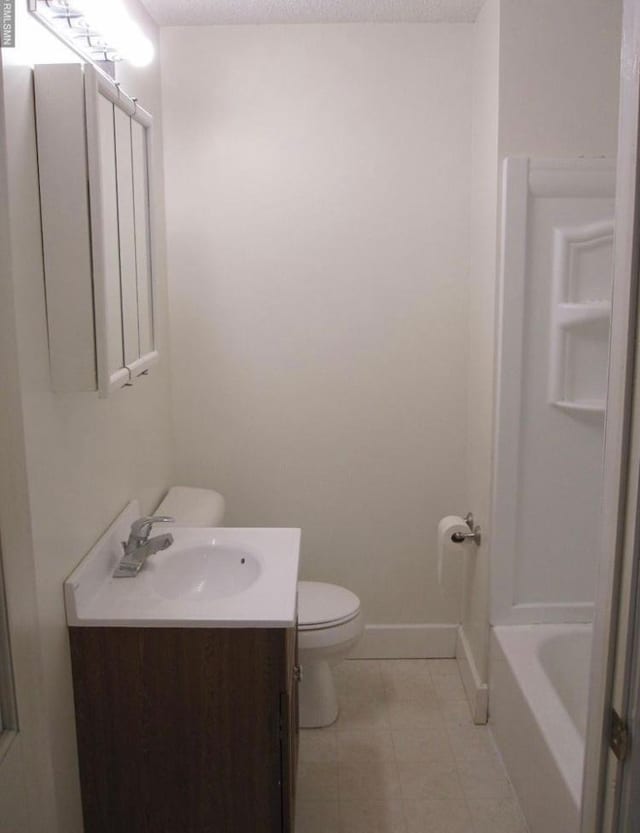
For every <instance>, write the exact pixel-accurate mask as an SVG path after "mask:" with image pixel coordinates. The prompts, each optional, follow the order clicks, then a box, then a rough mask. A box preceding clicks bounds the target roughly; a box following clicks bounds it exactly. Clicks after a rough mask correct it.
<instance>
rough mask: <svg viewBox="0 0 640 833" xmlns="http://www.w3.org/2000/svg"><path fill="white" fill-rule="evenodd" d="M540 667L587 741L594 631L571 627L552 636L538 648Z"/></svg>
mask: <svg viewBox="0 0 640 833" xmlns="http://www.w3.org/2000/svg"><path fill="white" fill-rule="evenodd" d="M538 657H539V659H540V664H541V665H542V668H543V669H544V670H545V672H546V674H547V677H548V678H549V681H550V683H551V685H552V686H553V687H554V689H555V691H556V693H557V695H558V697H559V698H560V701H561V702H562V704H563V706H564V707H565V709H566V711H567V713H568V715H569V718H570V719H571V722H572V723H573V725H574V726H575V727H576V729H577V730H578V732H579V733H580V736H581V737H582V740H583V742H584V738H585V734H586V731H587V710H588V696H587V695H588V690H589V664H590V661H591V628H590V627H589V626H582V627H581V628H576V627H570V628H568V629H567V630H566V631H565V632H561V633H555V634H554V635H551V636H548V637H547V638H546V639H544V640H543V641H542V642H541V643H540V647H539V649H538Z"/></svg>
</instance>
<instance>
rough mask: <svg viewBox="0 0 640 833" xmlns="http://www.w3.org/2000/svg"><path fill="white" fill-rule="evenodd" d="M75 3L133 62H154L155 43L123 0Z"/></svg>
mask: <svg viewBox="0 0 640 833" xmlns="http://www.w3.org/2000/svg"><path fill="white" fill-rule="evenodd" d="M73 5H74V7H75V8H77V9H78V10H79V11H81V12H82V14H83V16H84V18H85V19H86V20H87V22H88V23H89V24H90V25H91V27H92V28H93V29H96V30H97V31H98V32H100V34H101V35H102V36H103V37H104V39H105V40H106V41H107V42H108V43H109V44H110V46H111V47H112V48H113V49H115V50H117V52H118V53H119V54H120V55H121V56H122V58H124V59H125V60H126V61H128V62H129V63H130V64H133V65H134V66H137V67H143V66H146V65H147V64H149V63H151V61H152V60H153V55H154V49H153V44H152V43H151V41H150V40H149V39H148V38H147V37H146V35H145V34H144V33H143V32H142V30H141V29H140V27H139V26H138V25H137V23H135V21H133V20H132V19H131V17H130V16H129V14H128V12H127V10H126V8H125V7H124V4H123V2H122V0H109V2H105V0H75V2H74V4H73Z"/></svg>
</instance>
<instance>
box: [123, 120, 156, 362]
mask: <svg viewBox="0 0 640 833" xmlns="http://www.w3.org/2000/svg"><path fill="white" fill-rule="evenodd" d="M138 119H141V120H138ZM150 129H151V122H150V117H147V116H146V114H145V116H142V114H141V113H140V112H139V111H136V113H134V115H133V116H132V118H131V160H132V169H133V170H132V176H133V211H134V228H135V239H136V276H137V284H136V291H137V314H138V358H137V360H136V361H135V362H133V363H131V364H129V363H128V366H129V371H130V373H131V376H132V378H135V377H136V376H139V375H140V374H141V373H145V372H146V371H147V370H148V368H149V367H150V366H151V365H152V364H153V363H154V362H155V361H156V360H157V359H158V353H157V352H156V349H155V332H154V315H153V311H154V296H153V278H152V268H151V267H152V259H151V223H150V199H149V157H148V148H149V131H150Z"/></svg>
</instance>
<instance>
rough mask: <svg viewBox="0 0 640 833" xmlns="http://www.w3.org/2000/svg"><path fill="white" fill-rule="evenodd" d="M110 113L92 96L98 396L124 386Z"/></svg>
mask: <svg viewBox="0 0 640 833" xmlns="http://www.w3.org/2000/svg"><path fill="white" fill-rule="evenodd" d="M114 111H115V108H114V105H113V102H111V101H110V100H109V99H107V98H105V97H104V96H102V95H97V96H95V99H94V119H95V121H94V125H93V126H94V128H95V134H96V135H95V137H94V138H93V140H90V141H89V142H88V157H89V170H90V173H89V192H90V197H91V230H92V247H93V253H94V262H93V264H94V265H93V268H94V293H95V304H96V339H97V342H98V344H97V347H98V349H97V364H98V385H99V388H100V391H101V393H103V394H107V393H109V392H110V391H112V390H115V389H117V388H119V387H121V386H122V385H123V384H125V383H126V382H128V381H129V371H128V370H127V369H126V367H125V357H124V342H123V321H122V292H121V282H120V239H119V223H118V191H117V175H116V144H115V133H114V115H115V112H114Z"/></svg>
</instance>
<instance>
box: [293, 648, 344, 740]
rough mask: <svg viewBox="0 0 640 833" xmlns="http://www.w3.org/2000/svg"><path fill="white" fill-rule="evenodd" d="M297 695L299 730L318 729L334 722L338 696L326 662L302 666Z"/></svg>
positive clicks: (336, 715) (336, 714) (329, 667)
mask: <svg viewBox="0 0 640 833" xmlns="http://www.w3.org/2000/svg"><path fill="white" fill-rule="evenodd" d="M298 695H299V703H300V728H301V729H320V728H322V727H323V726H331V724H332V723H335V722H336V720H337V718H338V696H337V694H336V687H335V683H334V681H333V673H332V671H331V666H330V665H329V663H328V662H327V661H326V660H319V661H318V662H313V663H307V664H306V665H304V664H303V666H302V679H301V681H300V687H299V690H298Z"/></svg>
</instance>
